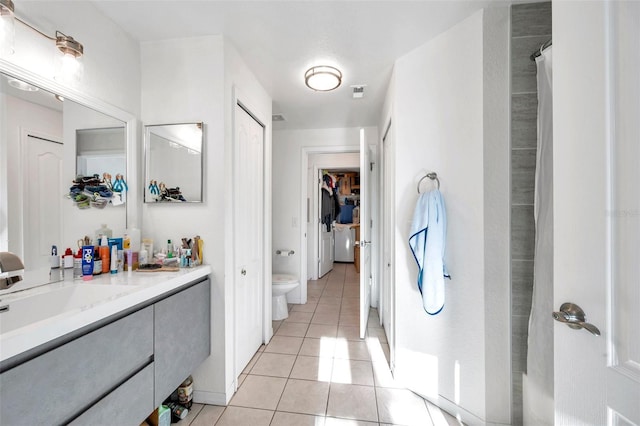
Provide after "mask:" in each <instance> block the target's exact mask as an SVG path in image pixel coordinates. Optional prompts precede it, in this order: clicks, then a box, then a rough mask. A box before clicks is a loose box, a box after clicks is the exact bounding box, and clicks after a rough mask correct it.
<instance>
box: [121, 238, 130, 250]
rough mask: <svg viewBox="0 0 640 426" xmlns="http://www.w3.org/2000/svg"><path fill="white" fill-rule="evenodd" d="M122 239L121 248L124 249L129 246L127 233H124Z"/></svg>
mask: <svg viewBox="0 0 640 426" xmlns="http://www.w3.org/2000/svg"><path fill="white" fill-rule="evenodd" d="M122 241H123V242H122V248H123V249H124V250H127V249H130V248H131V238H130V237H129V234H124V237H123V239H122Z"/></svg>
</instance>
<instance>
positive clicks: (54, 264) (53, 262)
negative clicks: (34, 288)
mask: <svg viewBox="0 0 640 426" xmlns="http://www.w3.org/2000/svg"><path fill="white" fill-rule="evenodd" d="M49 262H50V266H51V269H57V268H59V267H60V257H58V247H57V246H51V257H50V258H49Z"/></svg>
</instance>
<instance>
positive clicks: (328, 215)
mask: <svg viewBox="0 0 640 426" xmlns="http://www.w3.org/2000/svg"><path fill="white" fill-rule="evenodd" d="M333 211H334V206H333V196H332V195H331V192H329V191H328V190H327V189H325V188H324V187H323V188H322V210H321V215H322V217H321V220H322V224H323V225H325V226H326V227H327V232H329V231H331V224H332V223H333V220H334V217H335V216H334V215H333Z"/></svg>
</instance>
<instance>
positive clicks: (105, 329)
mask: <svg viewBox="0 0 640 426" xmlns="http://www.w3.org/2000/svg"><path fill="white" fill-rule="evenodd" d="M183 288H184V289H182V290H178V291H177V292H176V293H174V294H171V295H169V296H160V297H158V298H156V299H153V300H149V301H148V302H147V303H143V304H141V305H139V306H137V307H134V308H131V309H130V311H131V312H130V313H128V314H127V313H125V312H123V313H121V314H119V315H116V316H114V317H113V318H112V319H106V320H102V321H100V323H99V324H98V323H97V324H96V325H95V326H93V327H89V328H88V329H87V332H86V334H82V331H79V332H78V335H77V336H76V335H69V336H67V337H68V339H66V340H65V341H64V343H58V344H55V343H52V344H51V347H49V348H46V349H43V351H44V353H41V354H39V355H37V356H35V357H32V358H26V356H28V355H25V360H24V361H21V363H19V364H17V365H16V366H15V367H11V368H8V369H7V370H6V371H4V372H2V374H0V425H11V426H14V425H30V426H32V425H48V424H69V423H70V424H78V425H103V424H109V425H134V426H135V425H139V424H140V422H142V421H143V420H144V419H145V418H146V417H147V416H148V415H149V414H150V413H151V412H152V411H153V410H154V408H155V407H157V406H158V405H160V404H161V403H162V402H163V401H164V399H165V398H167V397H168V396H169V395H171V393H172V392H173V391H174V390H175V389H176V388H177V387H178V386H179V385H180V383H181V382H182V381H183V380H184V379H186V378H187V377H188V376H189V374H191V373H192V372H193V371H194V370H195V369H196V368H197V367H198V366H199V365H200V364H201V363H202V361H204V360H205V359H206V358H207V357H208V356H209V353H210V341H211V335H210V330H211V328H210V325H211V320H210V316H211V313H210V306H211V299H210V294H211V284H210V281H209V279H204V280H202V281H199V282H197V283H196V284H193V283H191V284H188V285H186V286H185V287H183Z"/></svg>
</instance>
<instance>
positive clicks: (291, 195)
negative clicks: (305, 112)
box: [273, 127, 378, 303]
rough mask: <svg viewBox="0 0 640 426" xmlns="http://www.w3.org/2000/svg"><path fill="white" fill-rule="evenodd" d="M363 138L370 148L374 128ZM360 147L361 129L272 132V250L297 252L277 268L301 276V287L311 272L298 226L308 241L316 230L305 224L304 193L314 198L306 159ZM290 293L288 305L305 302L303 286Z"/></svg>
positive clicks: (304, 243)
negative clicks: (365, 138) (323, 153)
mask: <svg viewBox="0 0 640 426" xmlns="http://www.w3.org/2000/svg"><path fill="white" fill-rule="evenodd" d="M365 134H366V137H367V141H369V142H370V143H372V144H375V142H376V141H377V140H378V130H377V128H376V127H366V128H365ZM359 144H360V128H357V127H351V128H337V129H310V130H276V131H274V132H273V188H274V190H273V247H274V248H289V249H292V250H294V251H295V252H296V254H295V255H294V256H292V257H290V258H287V259H284V260H285V262H283V263H282V264H278V265H277V268H278V272H282V273H287V274H291V275H295V276H297V277H301V276H302V274H303V272H304V273H305V278H303V279H301V281H302V282H303V283H304V282H305V281H306V279H307V278H311V276H310V275H309V274H310V273H311V271H304V270H306V269H307V265H306V262H303V261H304V255H305V252H306V250H307V240H306V239H301V229H300V227H301V226H302V227H306V230H307V238H308V237H309V236H311V235H313V234H312V233H311V232H312V231H313V230H312V228H311V226H315V225H313V224H312V223H309V224H307V223H306V221H307V212H306V205H307V202H306V199H303V197H302V194H303V193H307V195H306V196H307V197H312V196H313V194H312V193H308V188H307V187H306V186H307V185H308V167H309V164H308V158H307V157H308V156H309V155H313V154H314V153H316V154H317V153H321V152H334V153H335V152H340V151H342V152H346V151H359V150H360V147H359ZM311 167H313V166H311ZM303 185H304V186H305V188H303ZM294 224H297V226H294ZM303 250H304V251H303ZM306 255H311V254H309V253H306ZM275 269H276V265H275V264H274V270H275ZM291 293H293V294H292V295H291V296H290V297H291V299H290V301H291V302H293V303H305V302H306V287H305V286H301V287H300V288H299V290H295V291H293V292H291Z"/></svg>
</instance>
